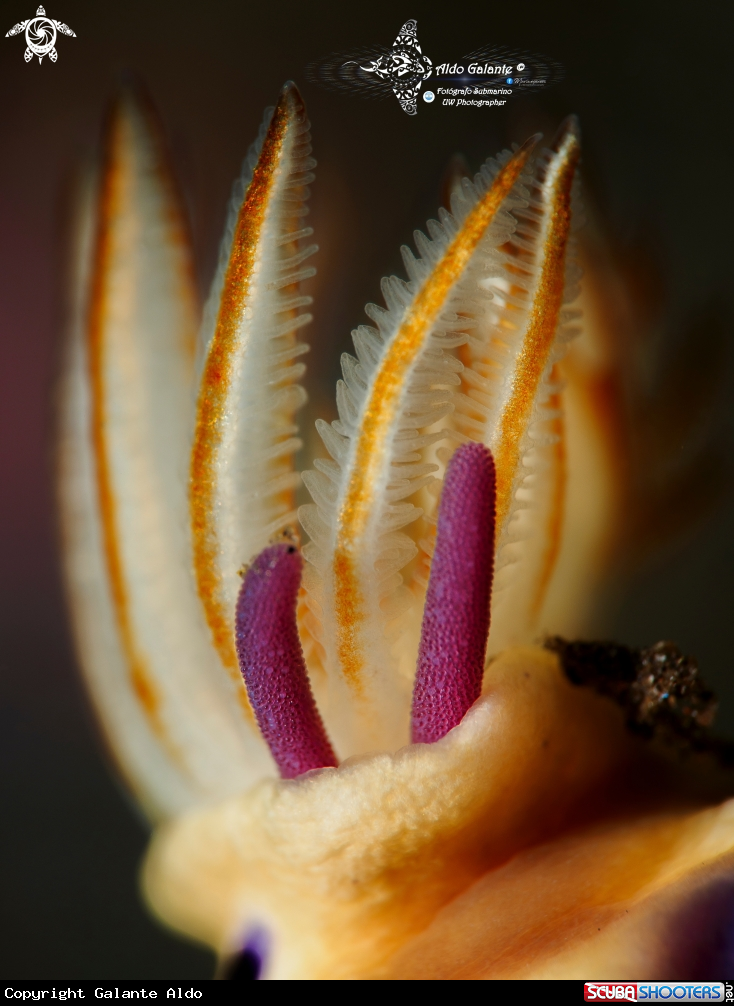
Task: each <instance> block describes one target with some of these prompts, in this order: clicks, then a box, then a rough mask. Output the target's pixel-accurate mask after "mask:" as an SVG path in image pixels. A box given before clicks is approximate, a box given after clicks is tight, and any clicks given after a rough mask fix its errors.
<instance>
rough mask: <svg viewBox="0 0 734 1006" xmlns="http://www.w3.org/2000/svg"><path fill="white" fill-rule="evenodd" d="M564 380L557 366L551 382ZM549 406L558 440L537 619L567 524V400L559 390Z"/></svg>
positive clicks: (534, 611) (532, 609) (534, 607)
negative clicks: (565, 414)
mask: <svg viewBox="0 0 734 1006" xmlns="http://www.w3.org/2000/svg"><path fill="white" fill-rule="evenodd" d="M559 379H560V377H559V374H558V367H557V366H556V367H554V368H553V371H552V373H551V380H552V381H553V382H557V381H558V380H559ZM548 407H549V408H551V409H553V411H554V412H556V411H557V412H558V415H557V416H556V417H555V419H553V420H551V422H550V424H549V425H550V432H551V433H552V434H554V435H555V436H556V437H557V438H558V439H557V440H556V442H555V443H554V444H553V445H552V448H551V450H552V458H551V485H550V500H551V502H550V510H549V513H548V520H547V523H546V533H545V537H544V540H545V542H546V545H545V550H544V553H543V560H542V565H541V569H540V575H539V576H538V583H537V586H536V590H535V595H534V597H533V600H532V604H531V606H530V614H531V615H532V617H533V618H537V617H538V615H539V614H540V610H541V608H542V607H543V602H544V601H545V595H546V593H547V590H548V585H549V584H550V580H551V577H552V576H553V570H554V569H555V568H556V562H557V560H558V556H559V553H560V551H561V538H562V533H563V521H564V518H565V516H566V477H567V455H566V423H565V419H564V416H563V411H562V410H563V401H562V396H561V393H560V392H558V391H556V392H554V393H553V394H552V395H551V396H550V398H549V399H548Z"/></svg>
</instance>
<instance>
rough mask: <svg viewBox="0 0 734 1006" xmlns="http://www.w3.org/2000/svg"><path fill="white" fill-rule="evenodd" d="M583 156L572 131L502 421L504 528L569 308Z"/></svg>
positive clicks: (554, 176)
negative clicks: (570, 253)
mask: <svg viewBox="0 0 734 1006" xmlns="http://www.w3.org/2000/svg"><path fill="white" fill-rule="evenodd" d="M579 153H580V147H579V141H578V135H577V133H576V132H575V130H574V129H573V128H571V129H568V130H567V132H566V134H565V135H564V136H563V138H562V140H561V142H560V145H559V149H558V152H557V154H556V155H555V157H554V159H553V162H552V163H551V165H550V166H549V169H548V171H549V173H550V174H551V186H550V192H549V193H548V199H549V203H550V208H549V219H548V225H547V231H546V235H545V241H544V244H543V252H542V265H541V270H540V278H539V281H538V287H537V290H536V293H535V298H534V301H533V306H532V309H531V312H530V321H529V324H528V329H527V332H526V333H525V337H524V340H523V345H522V347H521V349H520V352H519V354H518V357H517V364H516V368H515V373H514V377H513V381H512V394H511V396H510V398H509V400H508V402H507V404H506V405H505V408H504V410H503V412H502V416H501V417H500V422H499V436H498V442H497V446H496V448H495V451H494V458H495V465H496V467H497V525H498V528H501V527H502V525H503V524H504V522H505V520H506V519H507V515H508V513H509V511H510V505H511V503H512V494H513V489H514V484H515V478H516V473H517V469H518V465H519V463H520V453H521V445H522V441H523V438H524V436H525V434H526V431H527V428H528V423H529V421H530V418H531V416H532V413H533V408H534V406H535V398H536V395H537V391H538V387H539V385H540V382H541V379H542V377H543V373H544V371H545V368H546V366H547V364H548V357H549V355H550V351H551V347H552V345H553V341H554V339H555V334H556V329H557V327H558V319H559V316H560V311H561V306H562V304H563V292H564V288H565V269H566V247H567V244H568V235H569V230H570V224H571V186H572V184H573V178H574V173H575V170H576V164H577V163H578V159H579ZM546 184H547V181H546Z"/></svg>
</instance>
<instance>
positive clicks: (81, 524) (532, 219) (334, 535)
mask: <svg viewBox="0 0 734 1006" xmlns="http://www.w3.org/2000/svg"><path fill="white" fill-rule="evenodd" d="M579 156H580V138H579V129H578V124H577V122H576V120H575V119H573V118H570V119H568V120H567V121H566V122H565V123H564V124H563V125H562V127H561V129H560V131H559V133H558V135H557V137H556V139H555V141H554V142H553V144H552V146H551V147H550V148H547V149H546V148H541V146H540V142H539V138H538V137H534V138H532V139H531V140H530V141H528V142H527V143H525V144H524V145H523V146H520V147H516V148H515V149H513V150H512V151H506V152H504V153H502V154H500V155H499V156H498V157H497V158H496V159H492V160H488V161H487V162H486V164H484V166H483V167H482V168H481V170H480V171H479V173H478V174H477V175H476V176H475V177H474V178H473V179H470V178H457V179H456V180H455V184H454V186H453V190H452V193H451V198H450V208H443V209H441V210H440V211H439V214H438V220H431V221H429V222H428V227H427V230H428V235H426V234H424V233H422V232H420V231H416V233H415V245H416V249H417V255H415V254H414V253H413V252H411V251H410V250H409V249H408V248H404V249H403V258H404V262H405V269H406V273H407V280H401V279H398V278H396V277H394V276H393V277H390V278H388V279H385V280H383V284H382V291H383V295H384V299H385V306H384V307H378V306H375V305H373V304H370V305H368V306H367V308H366V311H367V314H368V316H369V318H370V319H371V321H372V322H373V324H372V325H370V326H367V325H362V326H360V327H358V328H357V329H356V330H355V331H354V333H353V339H354V345H355V349H356V357H353V356H350V355H347V354H345V355H344V356H343V358H342V369H343V375H344V378H343V381H340V382H339V384H338V386H337V405H338V415H339V418H338V419H337V420H336V421H334V422H332V423H331V424H327V423H325V422H319V423H318V424H317V426H318V430H319V433H320V435H321V438H322V440H323V443H324V446H325V449H326V453H328V455H329V457H326V456H323V457H317V458H316V459H315V460H314V462H313V466H314V470H312V471H308V472H305V473H303V482H304V483H305V486H306V487H307V489H308V491H309V492H310V494H311V497H312V500H313V502H312V503H311V504H310V505H307V506H303V507H301V508H300V511H297V508H296V492H297V489H298V486H299V484H300V479H301V476H300V474H299V473H298V472H297V471H296V469H295V467H294V455H295V453H296V452H297V451H298V449H299V448H300V447H301V441H300V440H299V438H298V426H297V423H296V419H295V416H296V412H297V410H298V408H299V407H300V406H301V405H302V404H303V402H304V401H305V391H304V389H303V388H302V386H301V384H300V383H299V382H300V381H301V379H302V377H303V375H304V372H305V366H304V363H303V362H302V360H301V357H302V355H303V353H304V352H305V350H306V346H305V345H304V344H303V343H301V342H300V341H299V338H298V333H299V332H300V330H301V329H302V328H303V327H304V326H306V325H307V324H308V323H309V321H310V320H311V315H310V314H309V313H308V307H309V305H310V303H311V297H310V296H309V294H308V292H307V289H308V285H307V284H308V280H309V278H310V277H311V276H313V274H314V272H315V269H314V267H313V265H312V256H313V254H314V253H315V251H316V246H315V245H314V244H313V243H311V237H312V229H311V228H310V227H309V226H308V225H307V222H306V217H307V213H308V205H307V204H308V197H309V186H310V184H311V182H312V181H313V178H314V175H313V169H314V167H315V162H314V161H313V160H312V159H311V146H310V137H309V124H308V121H307V119H306V113H305V109H304V105H303V101H302V99H301V97H300V94H299V92H298V90H297V89H296V87H295V86H294V85H293V84H290V83H289V84H287V85H286V86H285V87H284V89H283V91H282V93H281V95H280V97H279V100H278V103H277V105H276V106H275V108H274V109H270V110H268V111H267V113H266V115H265V119H264V122H263V126H262V129H261V131H260V134H259V136H258V138H257V141H256V142H255V144H254V145H253V146H252V148H251V149H250V152H249V154H248V156H247V158H246V160H245V164H244V168H243V172H242V177H241V179H240V181H239V182H238V183H237V184H236V186H235V189H234V194H233V198H232V202H231V206H230V209H229V216H228V219H227V224H226V230H225V236H224V240H223V244H222V250H221V256H220V262H219V265H218V269H217V273H216V276H215V279H214V282H213V287H212V292H211V296H210V298H209V301H208V303H207V305H206V307H205V309H204V312H203V321H202V323H201V325H200V326H199V321H198V306H197V297H196V291H195V285H194V281H193V269H192V255H191V250H190V242H189V237H188V232H187V228H186V223H185V218H184V214H183V212H182V209H181V203H180V199H179V197H178V192H177V188H176V185H175V183H174V181H173V179H172V174H171V170H170V167H169V164H168V161H167V157H166V149H165V143H164V140H163V137H162V133H161V129H160V127H159V125H158V124H157V120H156V118H155V115H154V113H153V112H152V110H151V108H150V106H149V104H148V103H147V101H146V100H145V99H144V98H142V97H141V96H140V94H138V93H137V92H135V91H133V90H129V91H125V92H123V93H122V94H121V95H120V96H119V97H118V99H117V100H116V102H115V104H114V106H113V107H112V109H111V111H110V114H109V117H108V120H107V125H106V130H105V138H104V151H103V157H102V159H101V162H100V166H99V169H98V171H97V173H96V176H95V178H94V179H92V180H90V184H89V185H88V186H87V190H86V195H85V197H84V199H83V200H82V206H81V211H80V216H79V226H78V230H77V239H76V254H75V259H74V261H75V273H74V305H73V307H74V310H73V324H72V330H71V337H70V339H69V343H68V349H67V359H66V369H65V378H64V393H63V417H62V442H61V450H60V468H61V479H60V485H61V502H62V515H63V532H64V544H65V554H66V570H67V579H68V586H69V593H70V598H71V606H72V611H73V617H74V622H75V628H76V636H77V640H78V648H79V653H80V660H81V664H82V667H83V669H84V673H85V675H86V678H87V681H88V684H89V688H90V690H91V693H92V696H93V699H94V702H95V704H96V707H97V709H98V711H99V716H100V718H101V721H102V723H103V725H104V730H105V733H106V736H107V738H108V741H109V746H110V748H111V751H112V752H113V754H114V757H115V758H116V760H117V763H118V765H119V768H120V771H121V772H122V773H123V775H124V776H125V778H126V780H127V782H128V784H129V786H130V788H131V789H132V791H133V793H134V794H135V796H136V798H137V799H138V801H139V802H140V804H141V805H142V807H143V808H144V809H145V811H146V813H147V814H148V815H149V817H150V819H151V822H152V824H153V825H154V828H155V831H154V836H153V839H152V843H151V846H150V849H149V852H148V855H147V857H146V861H145V864H144V868H143V888H144V892H145V896H146V898H147V900H148V902H149V904H150V906H151V908H152V910H153V912H155V913H156V914H157V915H158V917H159V918H160V919H162V920H164V921H165V922H166V923H167V924H169V925H170V926H172V927H173V928H175V929H177V930H178V931H180V932H182V933H184V934H187V935H188V936H189V937H191V938H193V939H196V940H199V941H202V942H204V943H206V944H208V945H209V946H210V947H212V948H213V949H214V950H215V952H216V953H217V954H218V955H219V957H220V959H221V961H222V973H223V974H224V975H226V974H229V973H233V974H236V975H240V976H242V975H244V976H245V977H252V978H254V977H261V978H265V979H274V980H277V979H355V978H357V979H360V978H361V979H434V978H435V979H479V978H482V979H484V978H486V979H493V978H589V979H591V978H633V977H639V976H644V977H650V978H665V979H669V978H671V977H676V978H678V977H680V978H683V977H702V978H710V977H712V976H713V977H715V975H714V974H713V972H712V973H711V974H706V975H704V974H698V973H695V974H694V972H697V971H701V970H702V969H703V970H705V968H706V967H707V966H711V967H714V966H716V964H718V965H719V966H723V965H724V964H725V963H727V962H729V961H730V960H731V959H732V957H731V955H732V947H734V944H733V943H732V934H734V930H733V929H732V928H731V927H732V920H733V919H734V915H732V913H733V912H734V901H733V900H732V894H731V892H732V876H733V875H732V872H731V871H732V856H733V855H734V803H727V802H723V803H721V802H720V801H721V800H722V799H723V798H724V796H725V795H726V792H727V782H726V777H725V774H722V773H719V772H718V770H717V769H715V768H714V767H713V765H712V764H711V759H708V760H707V756H704V755H699V754H695V753H694V754H693V755H692V756H691V757H690V758H689V759H688V760H687V761H685V762H679V761H677V760H676V758H677V756H674V755H672V754H671V753H670V752H669V751H667V750H666V749H665V747H664V745H661V744H658V745H657V747H656V744H655V742H653V743H650V742H648V741H646V740H645V739H643V738H641V737H640V736H636V735H634V734H633V733H631V732H630V731H629V730H628V729H627V728H626V725H625V714H624V710H623V709H622V708H621V706H620V704H619V703H615V702H614V701H611V700H610V698H609V697H608V694H600V690H599V689H593V688H588V687H583V686H582V685H581V684H579V683H578V681H576V680H575V679H574V676H573V674H571V673H567V670H568V669H567V668H566V669H564V664H563V661H562V660H561V659H560V657H562V656H563V653H564V652H565V651H564V649H563V645H562V644H560V643H558V642H557V641H556V643H555V644H554V645H552V646H551V645H549V646H544V645H542V641H543V639H544V638H546V637H547V636H548V635H549V634H553V635H554V636H561V637H566V638H578V637H583V635H584V634H585V633H586V632H587V631H588V626H589V625H590V622H589V619H590V617H591V613H592V600H593V597H594V594H595V591H596V590H597V588H598V586H599V584H600V582H601V579H602V577H603V573H604V570H605V564H608V561H609V555H610V551H612V550H613V548H614V541H615V538H614V534H615V529H616V528H617V527H618V525H619V523H620V521H621V520H622V518H623V516H624V514H623V506H622V501H621V497H620V494H619V492H618V490H617V482H618V471H617V468H616V467H615V466H616V464H617V456H618V452H617V450H616V445H615V443H613V442H612V441H613V436H612V434H610V427H609V422H608V419H609V417H608V414H607V413H605V412H604V409H602V408H601V406H600V405H599V399H598V395H596V392H595V388H597V386H598V384H599V383H600V380H601V378H603V376H604V373H605V372H604V368H605V366H606V357H605V352H606V350H605V345H606V344H605V342H604V339H605V337H606V333H605V332H604V331H603V328H604V325H603V323H602V324H600V323H599V322H598V319H597V320H595V308H594V303H592V300H593V298H591V295H590V294H589V292H588V288H585V287H583V286H580V280H581V274H580V269H579V267H578V265H577V258H578V252H577V245H576V237H575V233H574V213H575V206H576V204H577V201H578V192H577V189H578V168H579ZM591 279H592V280H593V279H594V277H593V273H592V276H591ZM304 288H305V292H304ZM581 308H586V314H585V315H584V314H582V311H581ZM197 330H198V332H199V334H198V335H197ZM298 519H300V523H301V527H302V529H303V531H305V533H306V534H307V535H308V539H309V541H308V543H307V544H305V545H304V547H303V548H301V545H300V538H299V535H298V532H297V531H296V530H295V528H296V523H297V520H298ZM651 652H652V651H651ZM667 652H668V651H663V650H661V651H655V654H657V656H655V655H653V657H651V658H650V660H652V661H653V664H654V660H655V659H657V658H658V657H660V659H667V658H666V657H665V654H666V653H667ZM661 655H662V656H661ZM650 666H653V665H652V664H650V663H649V661H648V664H646V665H645V667H646V668H647V669H648V670H649V667H650ZM653 671H654V667H653ZM646 673H647V671H646ZM650 673H653V672H650ZM653 676H654V675H653ZM625 687H626V688H627V692H628V693H629V694H631V692H630V688H631V687H632V686H631V685H625ZM681 688H682V692H681V694H683V693H684V692H685V686H684V685H682V686H681ZM601 691H603V689H602V690H601ZM684 698H685V696H684ZM658 699H659V701H660V702H662V701H668V699H669V695H668V693H667V692H666V693H665V694H661V696H659V697H658ZM656 701H657V700H656ZM671 701H672V700H671ZM681 701H683V699H681ZM686 708H688V707H686ZM687 715H688V717H689V719H691V717H693V718H695V716H696V715H697V713H696V711H695V710H694V711H693V712H691V710H690V709H689V710H688V713H687ZM707 715H708V713H707ZM706 722H707V721H706ZM703 725H704V716H703V714H702V715H701V720H700V724H699V727H701V729H703ZM702 906H704V907H703V908H702ZM704 917H705V918H706V920H707V921H706V925H705V926H703V925H702V924H701V923H700V922H695V926H694V921H695V919H701V918H704ZM692 920H694V921H692ZM711 920H713V921H711ZM687 927H688V928H687ZM691 927H694V928H695V930H696V932H697V933H698V934H699V935H697V936H696V938H695V939H694V938H693V937H692V936H690V932H689V931H690V930H691ZM687 932H688V933H689V935H688V937H686V938H685V939H684V938H683V937H682V936H681V934H682V933H683V934H685V933H687ZM701 934H702V935H701ZM702 941H703V942H702ZM717 941H718V942H717ZM706 953H709V957H706ZM716 954H718V955H719V956H718V957H716ZM722 955H723V956H722ZM228 969H229V971H228Z"/></svg>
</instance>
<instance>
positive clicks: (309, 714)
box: [236, 543, 337, 779]
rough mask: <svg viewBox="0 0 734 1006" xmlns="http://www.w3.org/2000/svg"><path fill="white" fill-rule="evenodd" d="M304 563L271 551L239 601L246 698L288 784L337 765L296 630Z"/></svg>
mask: <svg viewBox="0 0 734 1006" xmlns="http://www.w3.org/2000/svg"><path fill="white" fill-rule="evenodd" d="M302 565H303V563H302V559H301V556H300V555H299V553H298V551H297V550H296V549H295V548H294V546H293V545H289V544H288V543H283V544H278V545H270V546H269V547H268V548H266V549H264V550H263V551H262V552H261V553H260V555H259V556H258V557H257V558H256V559H255V561H254V562H253V564H252V566H250V568H249V569H248V571H247V573H246V574H245V579H244V582H243V584H242V587H241V589H240V595H239V597H238V599H237V617H236V641H237V656H238V658H239V662H240V670H241V671H242V677H243V678H244V679H245V686H246V687H247V694H248V695H249V697H250V703H251V705H252V708H253V710H254V712H255V716H256V717H257V722H258V724H259V726H260V730H261V731H262V735H263V737H264V738H265V740H266V741H267V744H268V747H269V748H270V751H271V754H272V755H273V758H274V759H275V763H276V765H277V766H278V768H279V769H280V774H281V776H282V777H283V778H284V779H294V778H295V777H296V776H298V775H301V774H302V773H303V772H308V771H309V769H314V768H326V767H327V766H335V765H337V760H336V756H335V755H334V752H333V750H332V747H331V744H330V743H329V740H328V738H327V736H326V731H325V730H324V725H323V723H322V722H321V717H320V716H319V712H318V709H317V708H316V703H315V702H314V698H313V694H312V693H311V685H310V684H309V680H308V673H307V671H306V663H305V661H304V659H303V652H302V650H301V643H300V640H299V638H298V628H297V626H296V600H297V597H298V588H299V585H300V582H301V568H302Z"/></svg>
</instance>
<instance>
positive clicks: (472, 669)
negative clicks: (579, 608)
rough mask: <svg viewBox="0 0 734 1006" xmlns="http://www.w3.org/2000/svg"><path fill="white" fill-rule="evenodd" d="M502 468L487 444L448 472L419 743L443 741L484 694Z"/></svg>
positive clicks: (421, 688) (431, 586)
mask: <svg viewBox="0 0 734 1006" xmlns="http://www.w3.org/2000/svg"><path fill="white" fill-rule="evenodd" d="M494 536H495V470H494V461H493V460H492V455H491V454H490V452H489V451H488V450H487V448H486V447H484V446H483V445H482V444H477V443H468V444H462V446H461V447H459V448H458V450H457V451H456V453H455V454H454V456H453V457H452V458H451V461H450V462H449V465H448V468H447V469H446V478H445V480H444V485H443V492H442V493H441V505H440V507H439V511H438V529H437V532H436V549H435V552H434V555H433V561H432V563H431V577H430V580H429V582H428V592H427V594H426V606H425V610H424V612H423V625H422V628H421V642H420V649H419V651H418V667H417V670H416V675H415V685H414V686H413V712H412V721H411V735H412V740H413V743H414V744H421V743H422V744H431V743H433V742H434V741H437V740H440V739H441V737H444V736H445V735H446V734H447V733H448V732H449V730H451V729H452V728H453V727H455V726H456V725H457V724H458V723H460V722H461V720H462V719H463V717H464V714H465V713H466V712H467V710H468V709H469V707H470V706H471V705H472V703H474V702H475V701H476V700H477V699H478V698H479V693H480V692H481V689H482V675H483V672H484V652H485V649H486V647H487V635H488V633H489V606H490V600H491V596H492V574H493V572H494Z"/></svg>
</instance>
